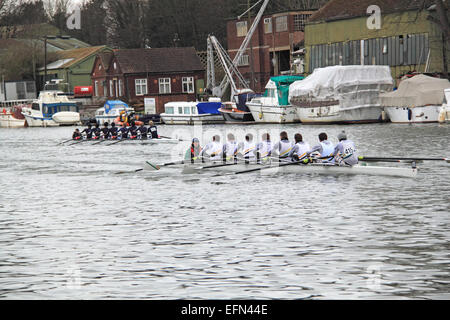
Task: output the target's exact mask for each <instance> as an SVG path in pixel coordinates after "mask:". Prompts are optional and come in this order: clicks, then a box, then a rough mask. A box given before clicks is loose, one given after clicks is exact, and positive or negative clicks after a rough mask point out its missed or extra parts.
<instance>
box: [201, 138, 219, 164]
mask: <svg viewBox="0 0 450 320" xmlns="http://www.w3.org/2000/svg"><path fill="white" fill-rule="evenodd" d="M222 149H223V147H222V145H221V144H220V136H219V135H215V136H214V137H213V141H212V142H210V143H208V144H207V145H206V146H205V147H204V148H203V150H202V152H201V153H200V156H201V157H202V158H204V157H205V156H207V157H209V159H210V160H211V161H218V160H221V159H222Z"/></svg>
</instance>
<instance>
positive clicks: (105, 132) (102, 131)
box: [101, 122, 110, 140]
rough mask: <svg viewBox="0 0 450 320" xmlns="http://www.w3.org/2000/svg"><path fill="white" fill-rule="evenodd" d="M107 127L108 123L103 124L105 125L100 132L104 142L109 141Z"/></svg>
mask: <svg viewBox="0 0 450 320" xmlns="http://www.w3.org/2000/svg"><path fill="white" fill-rule="evenodd" d="M108 126H109V124H108V122H105V123H104V124H103V128H102V130H101V136H102V137H103V139H105V140H106V139H109V135H110V132H109V128H108Z"/></svg>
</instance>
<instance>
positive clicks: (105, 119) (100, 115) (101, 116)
mask: <svg viewBox="0 0 450 320" xmlns="http://www.w3.org/2000/svg"><path fill="white" fill-rule="evenodd" d="M122 112H125V113H127V114H129V113H132V112H134V109H133V108H132V107H130V106H128V104H126V103H125V102H123V101H120V100H108V101H106V102H105V104H104V105H103V107H101V108H98V109H97V111H96V112H95V120H96V122H97V123H98V124H99V125H103V124H104V123H112V122H114V121H115V120H116V119H118V118H119V117H120V116H121V114H122Z"/></svg>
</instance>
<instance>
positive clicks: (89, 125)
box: [81, 123, 93, 140]
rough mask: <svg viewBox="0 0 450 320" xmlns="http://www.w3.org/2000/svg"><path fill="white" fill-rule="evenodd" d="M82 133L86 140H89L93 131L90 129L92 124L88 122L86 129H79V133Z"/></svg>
mask: <svg viewBox="0 0 450 320" xmlns="http://www.w3.org/2000/svg"><path fill="white" fill-rule="evenodd" d="M83 133H84V134H85V135H86V140H91V139H92V134H93V131H92V125H91V124H90V123H89V124H88V125H87V128H86V129H84V130H83V131H81V134H83Z"/></svg>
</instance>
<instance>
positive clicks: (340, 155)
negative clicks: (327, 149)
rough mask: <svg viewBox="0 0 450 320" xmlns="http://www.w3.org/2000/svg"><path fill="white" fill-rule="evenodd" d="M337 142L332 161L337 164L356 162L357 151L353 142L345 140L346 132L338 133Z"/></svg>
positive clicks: (351, 164) (349, 164) (353, 163)
mask: <svg viewBox="0 0 450 320" xmlns="http://www.w3.org/2000/svg"><path fill="white" fill-rule="evenodd" d="M338 140H339V143H338V144H337V145H336V147H335V148H334V152H333V154H334V159H333V161H334V162H335V163H337V164H339V165H348V166H354V165H356V164H358V153H357V150H356V147H355V144H354V143H353V141H351V140H347V134H346V133H345V132H344V131H343V132H341V133H339V134H338Z"/></svg>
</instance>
